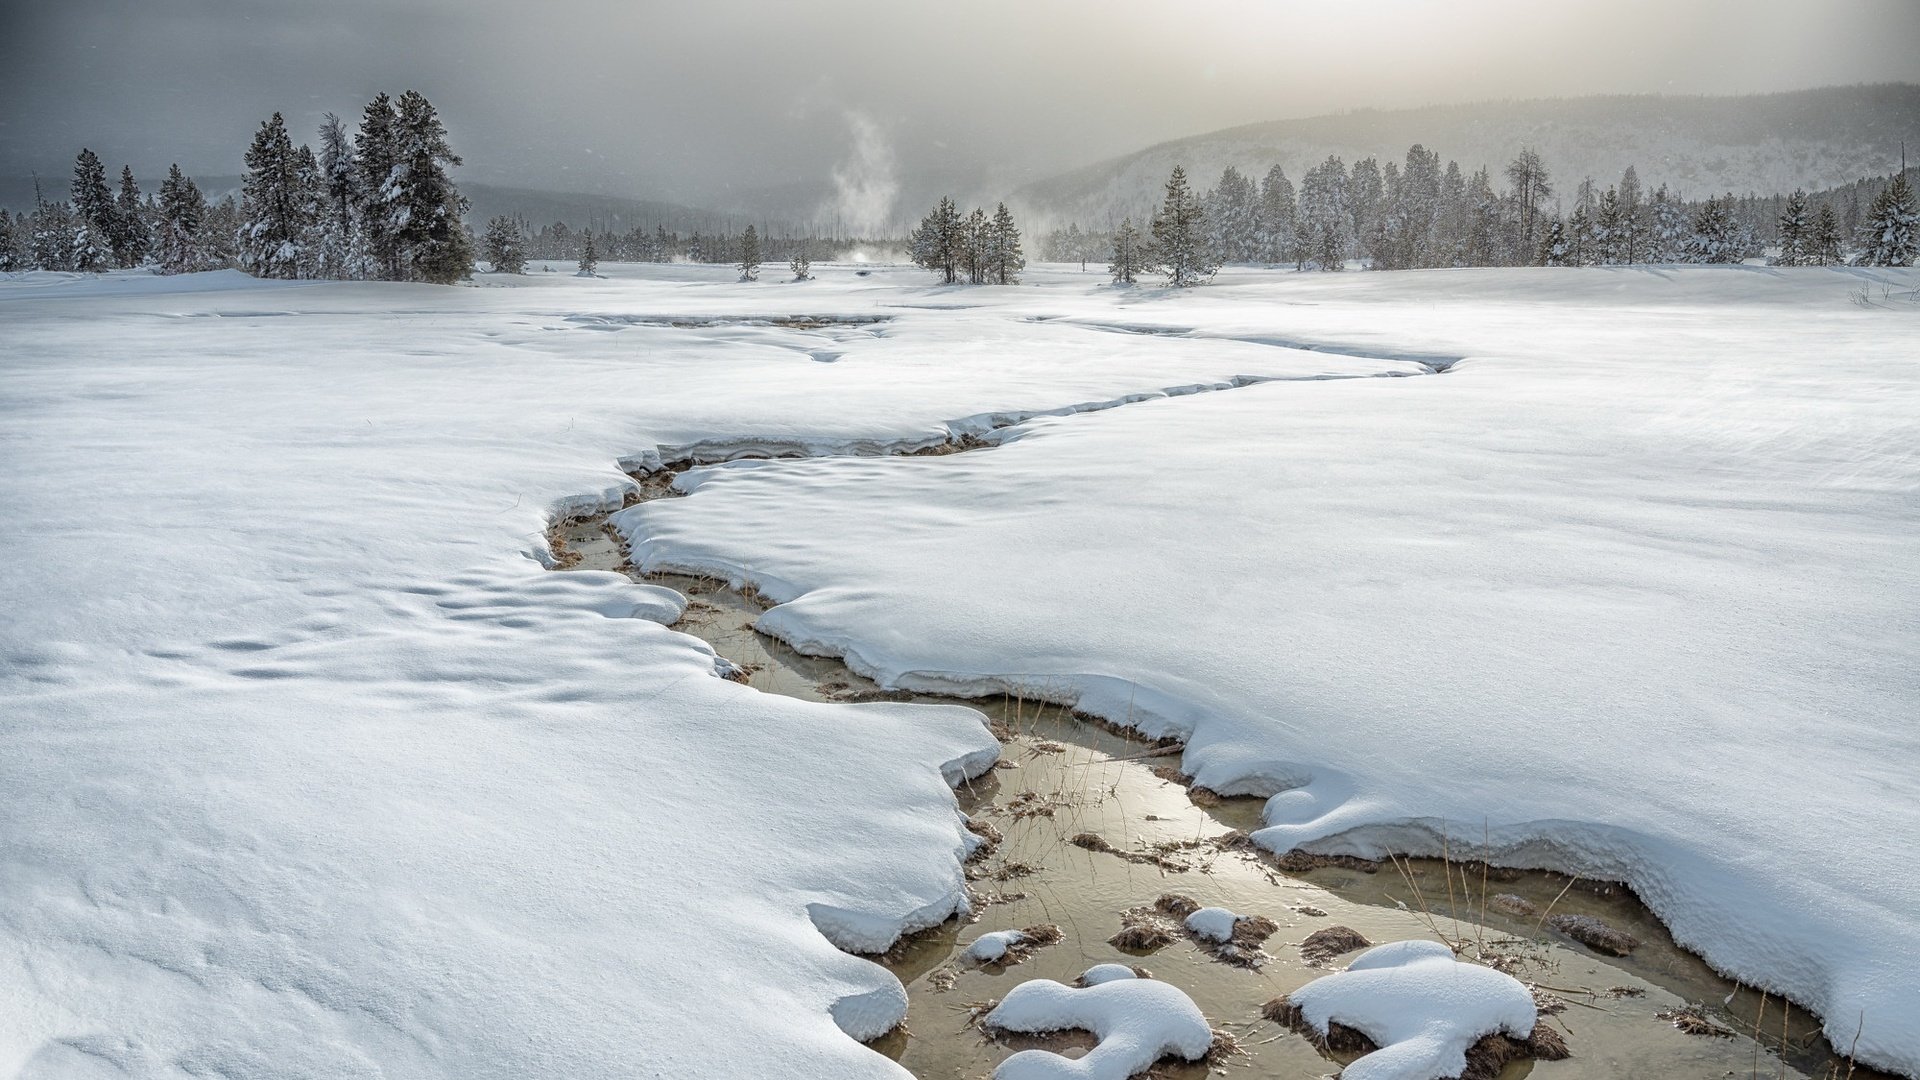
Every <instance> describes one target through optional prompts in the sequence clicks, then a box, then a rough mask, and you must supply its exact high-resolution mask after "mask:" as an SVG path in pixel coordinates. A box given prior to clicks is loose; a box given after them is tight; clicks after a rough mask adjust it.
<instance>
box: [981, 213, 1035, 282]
mask: <svg viewBox="0 0 1920 1080" xmlns="http://www.w3.org/2000/svg"><path fill="white" fill-rule="evenodd" d="M1026 265H1027V257H1026V254H1025V253H1024V252H1022V251H1021V250H1020V230H1019V229H1018V228H1016V227H1015V226H1014V224H1013V214H1012V213H1011V212H1009V211H1008V210H1007V204H1006V203H1001V204H1000V205H999V206H997V207H995V208H994V211H993V220H992V221H991V222H989V223H988V224H987V277H988V279H989V280H990V281H992V282H993V283H994V284H996V285H1017V284H1019V283H1020V271H1021V270H1023V269H1025V268H1026Z"/></svg>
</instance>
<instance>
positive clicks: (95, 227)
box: [71, 149, 118, 272]
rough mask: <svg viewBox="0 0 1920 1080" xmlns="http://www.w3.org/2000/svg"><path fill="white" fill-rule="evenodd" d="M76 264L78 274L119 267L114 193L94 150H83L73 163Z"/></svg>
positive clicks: (74, 261) (73, 248)
mask: <svg viewBox="0 0 1920 1080" xmlns="http://www.w3.org/2000/svg"><path fill="white" fill-rule="evenodd" d="M72 211H73V230H74V231H73V239H72V248H71V251H72V262H73V268H74V269H75V270H81V271H89V272H90V271H96V270H105V269H106V268H108V267H109V266H112V265H114V264H115V261H116V260H115V259H114V256H113V234H114V233H115V232H116V231H117V228H118V227H117V224H116V222H115V221H114V217H115V215H114V209H113V192H112V191H109V190H108V189H107V170H106V169H105V167H103V166H102V165H101V164H100V158H99V156H98V155H96V154H95V153H94V152H93V151H91V150H85V149H83V150H81V151H80V156H79V157H77V158H75V159H74V162H73V205H72Z"/></svg>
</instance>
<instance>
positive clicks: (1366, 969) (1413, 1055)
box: [1287, 941, 1537, 1080]
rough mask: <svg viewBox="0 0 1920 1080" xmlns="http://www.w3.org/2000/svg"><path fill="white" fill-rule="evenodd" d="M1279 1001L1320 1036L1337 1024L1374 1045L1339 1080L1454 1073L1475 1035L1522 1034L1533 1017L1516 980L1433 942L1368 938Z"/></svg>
mask: <svg viewBox="0 0 1920 1080" xmlns="http://www.w3.org/2000/svg"><path fill="white" fill-rule="evenodd" d="M1287 1000H1288V1001H1289V1002H1291V1003H1292V1004H1293V1006H1294V1007H1295V1008H1297V1009H1298V1010H1299V1012H1300V1015H1301V1016H1302V1017H1303V1018H1304V1019H1305V1020H1306V1022H1307V1023H1308V1024H1309V1025H1311V1026H1312V1028H1313V1030H1314V1031H1315V1032H1317V1033H1318V1034H1319V1035H1320V1036H1321V1037H1322V1038H1325V1037H1326V1036H1327V1034H1328V1025H1329V1024H1334V1023H1337V1024H1341V1025H1343V1026H1345V1027H1349V1028H1352V1029H1354V1030H1355V1031H1358V1032H1360V1033H1361V1034H1362V1035H1365V1036H1366V1037H1367V1038H1369V1039H1372V1040H1373V1042H1374V1044H1375V1045H1377V1046H1378V1047H1379V1049H1378V1050H1375V1051H1374V1052H1372V1053H1370V1054H1367V1055H1366V1056H1365V1057H1362V1058H1360V1059H1359V1060H1357V1061H1355V1062H1354V1063H1353V1064H1351V1065H1348V1066H1347V1067H1346V1068H1345V1069H1343V1070H1342V1071H1341V1073H1340V1075H1341V1077H1342V1078H1343V1080H1440V1078H1443V1077H1454V1076H1459V1075H1460V1074H1461V1073H1463V1072H1465V1071H1466V1068H1467V1050H1468V1048H1470V1047H1472V1046H1473V1044H1474V1043H1476V1042H1479V1041H1480V1039H1481V1038H1483V1037H1485V1036H1487V1035H1496V1034H1503V1035H1507V1036H1510V1037H1512V1038H1514V1039H1517V1040H1525V1039H1526V1038H1527V1037H1528V1036H1529V1035H1531V1034H1533V1025H1534V1023H1535V1022H1536V1021H1537V1015H1536V1012H1535V1009H1534V1004H1533V995H1532V994H1530V993H1529V992H1528V991H1527V988H1526V987H1525V986H1523V985H1521V984H1520V982H1519V980H1517V979H1515V978H1514V977H1513V976H1511V975H1507V974H1504V973H1502V972H1498V971H1495V970H1493V969H1492V968H1486V967H1480V966H1479V965H1477V964H1464V963H1461V962H1460V961H1458V960H1455V959H1454V957H1453V950H1452V949H1449V948H1448V947H1447V946H1445V945H1442V944H1440V943H1439V942H1435V941H1395V942H1389V943H1388V944H1385V945H1376V946H1374V947H1373V948H1371V949H1368V950H1367V951H1366V952H1363V953H1361V954H1360V955H1359V956H1357V957H1355V958H1354V961H1353V963H1352V964H1350V965H1349V966H1348V967H1347V970H1345V971H1342V972H1338V973H1336V974H1333V975H1327V976H1324V977H1322V978H1319V979H1315V980H1314V981H1313V982H1310V983H1308V984H1307V985H1305V986H1303V987H1301V988H1300V989H1298V990H1295V991H1293V992H1292V993H1290V994H1288V995H1287Z"/></svg>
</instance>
